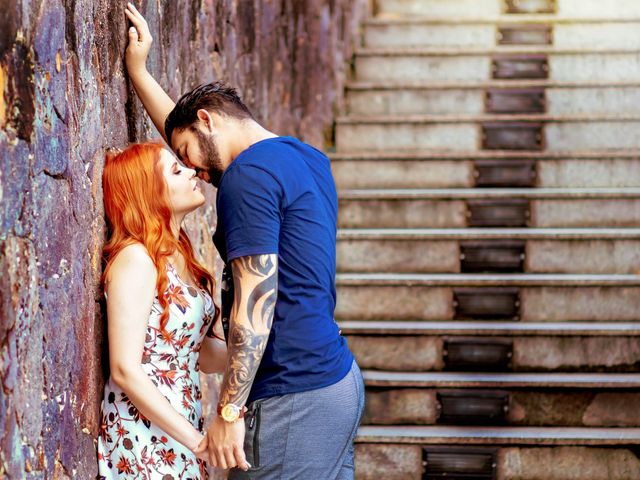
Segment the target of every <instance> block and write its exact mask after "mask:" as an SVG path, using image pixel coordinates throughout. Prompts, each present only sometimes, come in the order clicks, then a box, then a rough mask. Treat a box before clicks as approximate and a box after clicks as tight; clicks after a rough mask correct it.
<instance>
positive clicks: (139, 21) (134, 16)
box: [124, 4, 151, 42]
mask: <svg viewBox="0 0 640 480" xmlns="http://www.w3.org/2000/svg"><path fill="white" fill-rule="evenodd" d="M129 5H131V4H129ZM124 13H125V15H126V16H127V18H128V19H129V21H131V23H132V24H133V26H134V27H136V30H137V31H138V41H139V42H145V41H146V40H147V39H150V38H151V34H150V32H149V26H148V25H147V22H146V20H145V19H144V18H143V17H142V15H140V13H138V11H137V10H132V9H131V8H129V6H127V8H126V9H125V11H124Z"/></svg>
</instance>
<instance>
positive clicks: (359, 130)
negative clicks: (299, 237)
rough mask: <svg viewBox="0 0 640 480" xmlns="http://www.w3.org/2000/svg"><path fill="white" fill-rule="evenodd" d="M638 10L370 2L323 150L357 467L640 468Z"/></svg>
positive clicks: (497, 1)
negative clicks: (361, 399)
mask: <svg viewBox="0 0 640 480" xmlns="http://www.w3.org/2000/svg"><path fill="white" fill-rule="evenodd" d="M639 105H640V1H635V0H608V1H607V2H602V1H596V0H555V1H554V0H377V1H376V2H375V12H374V16H373V17H372V18H371V19H369V20H368V21H367V22H366V24H365V25H364V30H363V45H362V48H361V49H360V50H359V51H358V52H357V54H356V57H355V75H354V79H353V81H352V82H351V83H350V84H349V85H348V87H347V111H346V112H345V115H344V116H343V117H341V118H339V119H338V121H337V127H336V147H337V152H336V153H335V154H334V155H333V156H332V165H333V172H334V176H335V179H336V182H337V185H338V189H339V198H340V217H339V227H340V228H339V232H338V246H337V254H338V272H339V273H338V278H337V288H338V307H337V310H336V319H337V321H338V322H339V324H340V326H341V328H342V331H343V334H345V335H346V336H347V337H348V341H349V345H350V347H351V349H352V351H353V352H354V353H355V355H356V357H357V358H358V361H359V363H360V365H361V367H362V368H363V370H364V375H365V382H366V388H367V407H366V412H365V417H364V420H363V426H362V427H361V429H360V432H359V436H358V440H357V445H356V466H357V478H358V479H361V480H364V479H376V480H378V479H381V478H384V479H391V480H393V479H420V478H428V479H437V478H447V479H466V480H469V479H477V480H488V479H499V480H503V479H504V480H516V479H518V480H605V479H606V480H612V479H615V480H622V479H638V478H640V460H639V458H638V456H639V454H640V448H639V447H640V276H638V273H639V272H640V248H639V247H640V113H638V112H640V109H639V108H638V106H639Z"/></svg>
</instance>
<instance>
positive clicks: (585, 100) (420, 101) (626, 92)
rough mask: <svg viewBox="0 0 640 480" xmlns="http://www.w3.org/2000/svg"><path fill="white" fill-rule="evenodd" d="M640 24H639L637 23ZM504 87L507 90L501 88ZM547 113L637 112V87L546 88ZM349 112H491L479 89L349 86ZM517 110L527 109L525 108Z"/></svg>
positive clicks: (359, 113)
mask: <svg viewBox="0 0 640 480" xmlns="http://www.w3.org/2000/svg"><path fill="white" fill-rule="evenodd" d="M639 28H640V27H639ZM504 91H508V90H507V89H504ZM545 94H546V110H545V111H546V112H547V113H548V114H550V115H577V114H580V113H584V114H592V115H597V114H623V113H629V114H633V113H637V109H634V108H633V107H634V105H638V104H639V103H640V87H598V88H596V87H594V88H555V87H554V88H547V89H545ZM347 106H348V111H349V113H352V114H357V115H405V114H406V115H414V114H415V115H439V114H443V115H445V114H448V115H467V114H468V115H480V114H483V113H490V110H489V109H488V106H487V105H486V93H485V91H484V90H482V89H438V90H418V89H398V90H387V89H384V90H351V91H349V93H348V95H347ZM516 113H528V112H526V111H524V110H521V111H520V112H516Z"/></svg>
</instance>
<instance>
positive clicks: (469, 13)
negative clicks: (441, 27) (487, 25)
mask: <svg viewBox="0 0 640 480" xmlns="http://www.w3.org/2000/svg"><path fill="white" fill-rule="evenodd" d="M536 3H538V4H540V3H541V2H536ZM505 4H506V2H504V1H503V0H454V1H452V0H378V1H377V2H376V6H377V13H379V14H382V15H386V16H387V17H408V18H413V17H415V16H424V17H433V18H448V19H450V18H486V17H489V18H492V17H496V16H498V15H500V14H502V13H503V11H505ZM556 4H557V7H556V16H557V17H558V18H564V17H572V18H596V19H597V18H629V17H639V16H640V5H639V4H638V3H636V2H632V1H629V0H609V1H607V2H602V1H599V0H558V1H557V2H556Z"/></svg>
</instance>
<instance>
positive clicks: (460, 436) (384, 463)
mask: <svg viewBox="0 0 640 480" xmlns="http://www.w3.org/2000/svg"><path fill="white" fill-rule="evenodd" d="M639 437H640V429H638V428H593V427H592V428H589V427H582V428H580V427H574V428H561V427H469V426H467V427H444V426H422V427H380V426H378V427H374V426H364V427H361V429H360V431H359V435H358V437H357V439H356V442H357V443H356V455H355V458H356V467H355V468H356V477H355V478H356V479H357V480H379V479H381V478H384V479H385V480H420V479H423V478H452V479H464V478H468V479H478V480H480V479H482V480H488V479H492V478H498V479H501V480H525V479H526V480H613V479H616V480H633V479H637V478H640V460H639V459H638V457H637V455H636V454H635V453H634V450H635V445H637V444H638V441H639Z"/></svg>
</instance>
